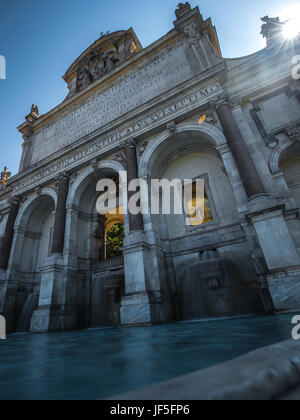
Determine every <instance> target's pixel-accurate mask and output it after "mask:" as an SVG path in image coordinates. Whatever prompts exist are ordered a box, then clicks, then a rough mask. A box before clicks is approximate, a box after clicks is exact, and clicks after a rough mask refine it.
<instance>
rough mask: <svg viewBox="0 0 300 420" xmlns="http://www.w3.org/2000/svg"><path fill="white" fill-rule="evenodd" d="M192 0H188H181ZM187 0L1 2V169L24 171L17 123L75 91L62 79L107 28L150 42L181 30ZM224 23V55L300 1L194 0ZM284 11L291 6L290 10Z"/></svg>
mask: <svg viewBox="0 0 300 420" xmlns="http://www.w3.org/2000/svg"><path fill="white" fill-rule="evenodd" d="M181 1H185V0H181ZM178 3H179V0H85V1H83V0H41V1H37V0H0V17H1V20H0V55H2V56H5V58H6V62H7V79H6V80H0V146H1V149H0V150H1V152H0V169H1V170H2V168H3V167H4V166H5V165H7V166H8V168H9V170H11V171H12V172H13V174H15V173H17V171H18V166H19V160H20V155H21V149H22V148H21V144H22V137H21V134H20V133H18V131H17V130H16V127H17V126H18V125H20V124H21V123H23V122H24V121H25V120H24V117H25V115H27V114H28V113H29V111H30V107H31V105H32V104H33V103H34V104H36V105H38V106H39V109H40V113H41V114H44V113H46V112H48V111H49V110H50V109H52V108H54V107H55V106H56V105H58V104H59V103H60V102H61V101H62V100H63V99H64V98H65V97H66V95H67V85H66V84H65V82H64V81H63V80H62V79H61V76H63V75H64V73H65V71H66V70H67V69H68V67H69V66H70V65H71V64H72V63H73V61H74V60H75V59H76V58H77V57H78V56H79V55H80V54H81V53H82V52H83V51H84V50H85V49H86V48H87V47H89V45H91V44H92V43H93V42H94V41H95V40H96V39H98V38H99V35H100V33H101V32H106V31H110V32H113V31H116V30H119V29H128V28H129V27H131V26H132V27H133V28H134V30H135V31H136V33H137V36H138V37H139V39H140V41H141V43H142V45H143V47H146V46H148V45H149V44H151V43H152V42H154V41H156V40H157V39H158V38H160V37H161V36H163V35H164V34H166V33H167V32H168V31H169V30H171V29H172V28H173V21H174V20H175V14H174V10H175V8H176V6H177V4H178ZM190 3H191V4H192V6H193V7H194V6H199V8H200V11H201V13H202V14H203V17H204V18H207V17H211V18H212V20H213V23H214V24H215V25H216V27H217V31H218V34H219V39H220V43H221V47H222V52H223V56H225V57H240V56H244V55H247V54H250V53H252V52H255V51H257V50H259V49H261V48H263V47H264V46H265V41H264V40H263V39H262V37H261V35H260V27H261V24H262V22H261V21H260V18H261V17H263V16H265V15H269V16H270V17H275V16H281V15H282V14H283V13H284V15H285V16H284V17H286V9H287V8H288V7H290V6H293V5H295V4H298V5H299V0H298V1H296V0H226V1H225V0H209V1H204V0H191V1H190ZM283 11H284V12H283Z"/></svg>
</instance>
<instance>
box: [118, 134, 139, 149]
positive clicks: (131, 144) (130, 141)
mask: <svg viewBox="0 0 300 420" xmlns="http://www.w3.org/2000/svg"><path fill="white" fill-rule="evenodd" d="M136 147H137V141H136V139H135V138H134V137H131V138H130V139H128V140H126V141H124V143H122V144H120V150H126V149H130V148H132V149H136Z"/></svg>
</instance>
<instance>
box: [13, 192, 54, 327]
mask: <svg viewBox="0 0 300 420" xmlns="http://www.w3.org/2000/svg"><path fill="white" fill-rule="evenodd" d="M56 203H57V196H56V192H55V191H54V190H53V189H51V188H49V189H47V188H46V189H43V190H42V191H41V193H40V194H37V193H35V194H33V195H32V196H31V197H30V198H29V199H28V200H27V201H25V202H24V203H23V205H22V206H21V208H20V212H19V214H18V217H17V219H16V222H15V234H14V240H13V244H12V249H11V255H10V264H9V277H10V278H17V279H18V283H17V284H16V285H15V286H14V292H13V294H14V297H15V298H14V303H13V305H14V307H13V316H12V322H13V325H11V329H12V331H18V332H19V331H21V332H22V331H28V330H29V327H30V322H31V317H32V315H33V312H34V311H35V310H36V309H37V307H38V301H39V295H40V288H41V270H42V269H43V267H44V266H45V264H46V261H47V258H48V257H49V256H50V255H51V246H52V236H53V229H54V221H55V208H56ZM11 287H12V286H11Z"/></svg>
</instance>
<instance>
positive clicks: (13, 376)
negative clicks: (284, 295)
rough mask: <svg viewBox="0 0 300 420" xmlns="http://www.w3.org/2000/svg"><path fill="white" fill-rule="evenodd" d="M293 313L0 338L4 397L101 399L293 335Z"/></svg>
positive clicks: (1, 393)
mask: <svg viewBox="0 0 300 420" xmlns="http://www.w3.org/2000/svg"><path fill="white" fill-rule="evenodd" d="M291 319H292V315H280V316H279V315H276V316H264V317H252V318H243V319H231V320H218V321H207V322H189V323H179V324H170V325H162V326H155V327H142V328H128V329H127V328H126V329H123V328H116V329H101V330H93V331H79V332H66V333H55V334H45V335H12V336H9V337H8V338H7V340H5V341H0V378H1V379H0V399H1V400H7V399H10V400H11V399H22V400H32V399H34V400H36V399H47V400H49V399H58V400H61V399H99V398H106V397H109V396H113V395H115V394H118V393H121V392H126V391H130V390H134V389H137V388H140V387H144V386H147V385H149V384H152V383H156V382H160V381H163V380H166V379H170V378H173V377H175V376H178V375H182V374H185V373H189V372H191V371H194V370H197V369H203V368H206V367H209V366H213V365H216V364H218V363H222V362H225V361H228V360H231V359H233V358H235V357H238V356H241V355H243V354H245V353H247V352H249V351H252V350H255V349H257V348H259V347H263V346H267V345H270V344H274V343H275V342H278V341H282V340H285V339H289V338H291V330H292V325H291Z"/></svg>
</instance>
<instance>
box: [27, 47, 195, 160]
mask: <svg viewBox="0 0 300 420" xmlns="http://www.w3.org/2000/svg"><path fill="white" fill-rule="evenodd" d="M190 76H191V74H190V68H189V65H188V63H187V61H186V59H185V55H184V50H183V48H182V47H180V48H177V49H173V50H171V51H169V52H167V53H166V54H165V55H163V56H161V57H159V58H157V59H156V60H155V61H154V62H152V63H151V64H149V65H147V66H146V67H144V68H142V69H140V70H139V71H137V72H136V73H135V74H132V75H131V76H129V77H128V75H127V76H125V77H124V78H123V80H121V81H120V82H119V83H118V84H116V85H115V86H113V87H111V88H110V89H108V90H107V91H105V92H103V93H102V94H100V95H99V94H98V96H95V97H94V98H93V99H91V100H89V101H88V102H87V103H85V104H83V105H81V106H80V107H79V108H77V109H74V110H73V111H72V112H71V113H69V114H67V115H65V116H64V117H63V118H62V119H60V120H58V121H56V122H54V123H52V125H50V126H49V127H47V128H45V129H43V130H42V131H40V132H39V133H37V134H36V135H35V140H34V147H33V155H32V161H31V163H32V164H33V163H35V162H38V161H39V160H41V159H43V158H44V157H46V156H49V155H51V154H53V153H55V152H56V151H58V150H59V149H61V148H63V147H65V146H67V145H69V144H71V143H73V142H75V141H76V140H78V139H80V138H82V137H84V136H86V135H88V134H90V133H92V132H93V131H95V130H97V129H99V128H100V127H103V126H105V125H106V124H108V123H110V122H112V121H113V120H115V119H117V118H119V117H121V116H122V115H124V114H126V113H128V112H130V111H132V110H134V109H136V108H137V107H139V106H140V105H143V104H144V103H146V102H147V101H149V100H151V99H153V98H154V97H156V96H158V95H160V94H161V93H163V92H164V91H166V90H169V89H171V88H172V87H175V86H177V85H178V84H179V83H181V82H182V81H184V80H187V78H189V77H190Z"/></svg>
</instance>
